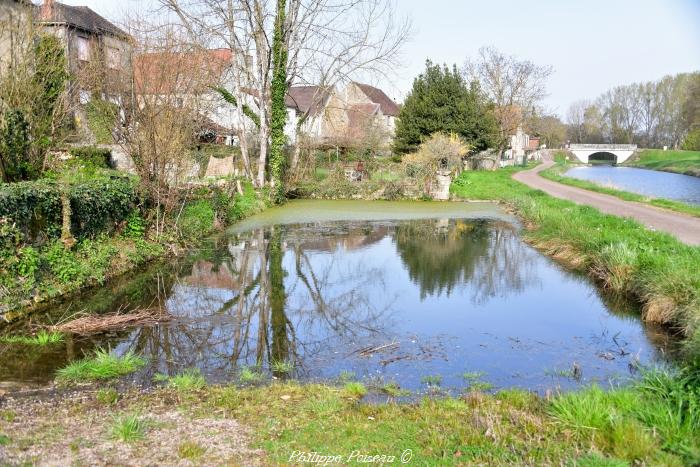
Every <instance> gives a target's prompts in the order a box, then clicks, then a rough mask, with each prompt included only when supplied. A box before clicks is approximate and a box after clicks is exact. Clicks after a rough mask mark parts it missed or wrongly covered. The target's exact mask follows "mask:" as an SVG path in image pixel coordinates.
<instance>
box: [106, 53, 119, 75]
mask: <svg viewBox="0 0 700 467" xmlns="http://www.w3.org/2000/svg"><path fill="white" fill-rule="evenodd" d="M106 55H107V66H108V67H109V68H111V69H113V70H116V69H119V68H121V53H120V51H119V49H117V48H115V47H107V54H106Z"/></svg>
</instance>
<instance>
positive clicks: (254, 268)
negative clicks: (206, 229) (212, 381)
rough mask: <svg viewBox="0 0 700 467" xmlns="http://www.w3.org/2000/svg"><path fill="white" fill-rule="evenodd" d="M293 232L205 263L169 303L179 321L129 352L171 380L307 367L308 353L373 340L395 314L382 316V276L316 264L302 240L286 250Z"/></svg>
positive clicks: (243, 243) (245, 240)
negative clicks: (364, 337)
mask: <svg viewBox="0 0 700 467" xmlns="http://www.w3.org/2000/svg"><path fill="white" fill-rule="evenodd" d="M283 229H284V227H279V226H278V227H274V228H267V229H264V230H262V229H261V230H257V231H255V232H251V233H249V234H247V235H244V236H239V237H238V238H236V239H234V241H233V242H232V243H231V245H230V246H229V248H228V252H229V254H228V255H227V256H226V257H225V258H222V260H221V262H220V263H219V264H213V263H210V262H208V261H207V262H200V263H195V265H194V266H193V267H192V272H193V274H192V275H190V276H188V277H184V278H182V279H181V280H180V281H179V282H178V283H177V284H175V286H174V287H173V291H172V293H171V294H170V296H169V298H168V300H167V306H168V310H169V311H170V312H171V313H172V314H174V315H175V316H176V317H178V318H179V320H178V321H177V322H175V323H171V324H167V325H163V326H157V327H153V328H144V329H140V330H138V331H136V332H134V333H133V334H132V335H131V336H130V337H129V339H128V342H125V343H123V344H122V346H123V348H131V349H134V350H136V351H139V352H143V353H145V354H146V355H149V356H151V358H152V360H153V361H154V362H161V365H163V366H165V368H161V369H160V370H161V371H168V372H171V373H172V372H175V371H177V370H179V369H181V368H183V367H187V366H194V365H199V366H202V367H204V368H205V369H206V370H207V371H209V372H216V371H221V370H226V369H232V368H234V367H235V366H236V365H237V363H238V362H243V363H244V364H259V365H265V364H269V363H272V362H277V361H291V362H294V363H295V364H296V365H297V366H298V367H299V366H300V365H301V364H302V363H303V362H302V361H301V358H300V356H301V355H302V354H303V355H304V356H305V357H308V356H309V355H311V354H314V353H316V352H322V351H324V350H327V349H328V347H329V343H331V342H333V341H337V340H338V339H347V338H348V337H350V336H354V335H356V334H358V333H363V332H364V333H366V332H371V331H373V329H374V327H375V326H377V325H378V322H379V320H380V319H381V318H382V315H383V314H384V312H385V311H386V308H381V309H378V308H376V306H375V305H374V304H373V303H372V301H371V300H370V299H369V296H368V294H367V292H366V291H368V290H370V283H371V284H372V287H374V290H376V287H377V286H378V285H379V284H381V283H382V277H381V276H382V272H381V271H379V270H376V269H369V270H368V268H366V267H363V266H362V265H358V266H357V267H356V268H354V269H349V270H342V268H339V267H337V266H338V263H336V262H335V261H327V260H328V258H329V256H328V255H321V256H322V257H323V259H324V260H323V261H316V257H315V256H314V252H317V251H318V250H314V247H313V246H312V247H310V248H309V249H308V250H306V249H305V245H304V242H303V241H297V240H298V239H294V238H293V236H290V238H287V237H286V236H285V238H284V241H283V234H284V233H285V232H284V230H283ZM350 235H351V234H348V236H350ZM347 240H348V241H349V242H350V243H358V242H356V241H355V240H353V239H347ZM359 243H361V242H359ZM285 257H286V258H287V261H285ZM331 257H332V256H331ZM290 260H291V261H290Z"/></svg>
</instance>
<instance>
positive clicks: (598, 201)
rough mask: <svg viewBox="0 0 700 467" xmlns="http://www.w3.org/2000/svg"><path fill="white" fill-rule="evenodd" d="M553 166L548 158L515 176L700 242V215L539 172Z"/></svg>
mask: <svg viewBox="0 0 700 467" xmlns="http://www.w3.org/2000/svg"><path fill="white" fill-rule="evenodd" d="M553 165H554V162H553V161H546V162H544V163H543V164H540V165H538V166H537V167H535V168H534V169H531V170H526V171H523V172H518V173H516V174H515V175H513V178H514V179H515V180H517V181H519V182H521V183H524V184H525V185H527V186H529V187H530V188H534V189H537V190H542V191H544V192H545V193H547V194H548V195H551V196H554V197H556V198H561V199H566V200H569V201H573V202H574V203H576V204H585V205H588V206H592V207H594V208H597V209H599V210H600V211H602V212H604V213H606V214H612V215H615V216H621V217H629V218H632V219H634V220H636V221H638V222H640V223H641V224H643V225H645V226H647V227H649V228H651V229H653V230H658V231H661V232H667V233H670V234H671V235H674V236H675V237H676V238H678V239H679V240H680V241H682V242H683V243H686V244H688V245H700V218H697V217H693V216H689V215H686V214H681V213H677V212H672V211H667V210H665V209H661V208H657V207H654V206H649V205H646V204H642V203H635V202H633V201H624V200H621V199H619V198H616V197H615V196H610V195H605V194H602V193H596V192H593V191H588V190H584V189H582V188H576V187H572V186H568V185H563V184H561V183H557V182H553V181H551V180H547V179H545V178H542V177H541V176H540V175H539V173H540V172H542V171H544V170H546V169H548V168H550V167H552V166H553Z"/></svg>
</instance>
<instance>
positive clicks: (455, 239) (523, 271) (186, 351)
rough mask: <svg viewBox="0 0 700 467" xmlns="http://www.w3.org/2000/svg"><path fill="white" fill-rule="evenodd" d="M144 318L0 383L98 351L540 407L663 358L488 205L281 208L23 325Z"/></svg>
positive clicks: (46, 378) (627, 320)
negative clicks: (156, 314) (506, 398)
mask: <svg viewBox="0 0 700 467" xmlns="http://www.w3.org/2000/svg"><path fill="white" fill-rule="evenodd" d="M153 304H160V306H162V307H163V308H165V309H166V310H167V312H168V313H169V314H170V315H172V317H173V319H172V320H171V321H169V322H167V323H161V324H158V325H154V326H148V327H142V328H136V329H133V330H129V331H121V332H117V333H111V334H107V335H100V336H93V337H89V338H79V337H72V338H68V339H67V340H66V342H64V343H62V344H59V345H56V346H54V347H49V348H45V349H26V348H24V349H22V348H20V347H17V346H4V347H2V346H0V381H3V382H4V384H5V385H6V386H7V385H27V384H46V383H48V382H50V381H51V379H52V378H53V376H54V373H55V370H56V369H57V368H60V367H62V366H64V365H65V364H66V363H67V362H68V361H70V360H72V359H75V358H79V357H81V356H82V355H83V354H85V353H86V352H90V351H91V350H93V349H95V348H97V347H103V348H106V347H108V348H111V349H113V350H114V351H115V352H117V353H124V352H127V351H129V350H131V351H134V352H137V353H139V354H142V355H144V356H145V357H147V358H148V362H149V363H148V368H147V369H146V370H145V371H142V372H141V373H139V374H137V375H135V376H134V377H133V378H134V379H135V380H136V381H137V382H142V383H146V382H148V381H150V380H151V379H152V377H153V375H155V374H156V373H165V374H170V375H173V374H177V373H178V372H181V371H182V370H184V369H188V368H198V369H200V370H201V371H202V373H203V374H204V375H206V376H207V378H208V379H209V380H211V381H214V382H226V381H235V380H236V377H237V374H238V373H239V372H240V371H241V369H242V368H244V367H247V366H256V365H257V366H260V367H261V368H262V369H263V371H264V372H266V373H267V374H268V375H271V374H274V375H275V376H276V377H284V376H285V375H284V374H283V373H282V372H280V371H272V368H276V369H277V370H279V367H276V366H275V365H274V364H273V363H275V362H288V363H291V365H287V366H288V367H290V366H293V370H292V373H291V375H290V376H291V377H293V378H296V379H301V380H317V379H321V380H327V379H335V378H338V377H339V376H341V375H343V374H347V372H352V373H354V374H355V375H356V377H357V378H360V379H362V380H364V381H367V382H368V383H376V384H384V383H388V382H396V383H398V384H399V385H400V386H401V387H402V388H405V389H408V390H412V391H419V392H420V391H424V390H427V384H426V381H431V382H432V383H433V384H436V383H437V381H438V380H439V381H440V386H441V387H442V388H443V389H445V390H446V391H448V392H453V391H454V392H456V391H460V390H463V389H464V388H466V387H467V386H469V385H472V384H474V383H475V381H476V380H479V381H480V383H488V384H490V385H493V387H494V388H495V389H499V388H508V387H522V388H528V389H531V390H536V391H539V392H544V391H546V390H547V389H549V388H553V389H556V388H563V389H566V388H573V387H576V386H577V385H580V384H589V383H590V382H592V381H599V382H603V383H605V382H608V381H617V380H620V379H626V378H629V377H630V375H631V374H633V373H634V369H635V368H636V366H637V363H642V364H655V363H662V362H663V361H664V360H665V358H666V357H665V355H666V354H667V352H668V350H669V349H670V348H671V346H672V343H671V340H670V338H669V336H668V335H666V334H664V333H663V332H662V331H660V330H658V329H653V328H651V327H647V326H644V325H643V324H642V323H641V322H640V320H639V319H638V318H637V312H636V310H634V309H633V308H630V306H629V305H627V304H624V303H618V302H615V301H610V300H608V299H606V298H605V297H604V296H602V295H601V293H600V292H599V290H598V289H597V288H596V287H595V286H594V285H593V284H592V283H591V282H590V281H589V280H588V279H587V278H586V277H583V276H581V275H577V274H574V273H571V272H568V271H566V270H565V269H564V268H562V267H560V266H559V265H557V264H556V263H554V262H553V261H551V260H550V259H548V258H547V257H545V256H543V255H542V254H540V253H539V252H537V251H536V250H534V249H533V248H531V247H530V246H528V245H526V244H525V243H523V241H522V240H521V239H520V237H519V233H518V227H517V225H516V223H515V222H514V219H512V218H510V217H509V216H507V215H505V214H504V213H503V212H501V211H500V210H499V208H498V207H497V206H493V205H485V204H484V205H468V204H462V203H413V204H406V203H387V202H377V203H367V202H319V201H313V202H305V201H297V202H290V203H289V204H288V205H287V206H285V207H283V208H277V209H273V210H270V211H267V212H266V213H264V214H262V215H260V216H257V217H254V218H251V219H249V220H248V221H246V222H245V223H242V224H240V225H237V226H236V227H235V228H234V229H232V230H231V231H230V232H228V233H227V234H226V235H223V236H221V237H218V238H216V239H215V240H213V241H212V242H211V244H210V245H208V246H207V247H206V248H203V249H201V250H198V251H196V252H193V253H192V254H191V255H190V256H189V257H187V258H185V259H183V260H181V261H179V262H177V263H175V264H163V265H157V266H155V267H152V268H151V269H149V270H147V271H144V272H142V273H141V274H137V275H132V276H131V277H125V278H122V279H121V280H120V281H117V282H116V283H115V284H114V285H112V286H110V287H109V288H103V289H100V290H97V291H92V292H90V294H89V295H87V296H85V297H82V298H75V299H72V300H70V301H68V302H67V303H64V304H61V305H58V306H55V307H52V308H51V311H50V312H45V313H38V314H35V315H33V316H32V318H31V320H32V322H33V323H32V324H36V323H37V322H41V321H43V322H47V321H48V322H58V321H65V320H66V319H67V318H68V317H70V316H71V315H73V314H75V313H77V312H81V311H84V310H89V311H91V312H95V313H106V312H114V311H116V310H119V309H124V308H134V307H146V306H152V305H153ZM20 325H21V326H26V323H22V324H13V325H10V328H14V332H17V329H18V328H17V327H18V326H20ZM5 331H6V332H12V331H13V329H6V330H5Z"/></svg>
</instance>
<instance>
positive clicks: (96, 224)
mask: <svg viewBox="0 0 700 467" xmlns="http://www.w3.org/2000/svg"><path fill="white" fill-rule="evenodd" d="M64 189H65V190H67V191H68V195H69V198H70V204H71V211H72V216H71V221H72V225H71V231H72V233H73V235H74V236H75V237H77V238H91V237H95V236H96V235H97V234H99V233H101V232H105V231H110V230H113V229H114V227H115V226H116V224H118V223H119V222H121V221H123V220H125V219H126V218H127V217H128V216H129V214H131V212H132V211H133V209H134V207H135V206H136V204H137V203H138V195H137V193H136V185H135V182H134V181H133V180H132V179H130V178H128V177H121V176H112V177H101V178H96V179H93V180H87V181H84V182H81V183H77V184H73V185H67V186H66V185H63V184H61V183H59V182H57V181H53V180H37V181H34V182H19V183H9V184H3V185H0V218H7V219H8V221H7V222H10V223H12V224H13V225H15V228H17V229H18V230H19V231H20V232H21V234H22V236H23V237H24V239H25V240H26V241H29V242H32V243H43V242H44V241H45V240H47V239H53V238H59V237H60V235H61V225H62V213H63V208H62V204H61V190H64Z"/></svg>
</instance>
